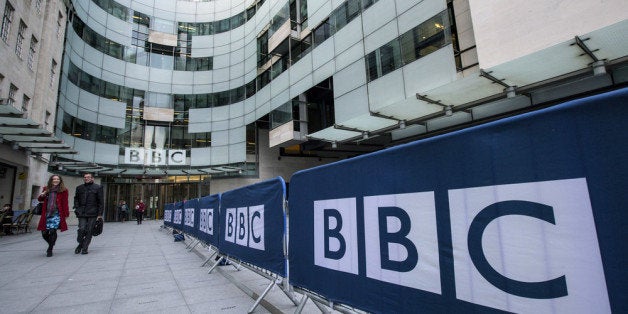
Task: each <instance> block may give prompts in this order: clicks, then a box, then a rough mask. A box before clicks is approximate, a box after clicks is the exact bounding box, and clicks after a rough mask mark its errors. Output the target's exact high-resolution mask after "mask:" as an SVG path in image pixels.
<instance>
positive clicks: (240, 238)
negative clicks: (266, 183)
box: [225, 205, 265, 250]
mask: <svg viewBox="0 0 628 314" xmlns="http://www.w3.org/2000/svg"><path fill="white" fill-rule="evenodd" d="M225 214H226V217H225V241H228V242H232V243H235V244H237V245H241V246H246V247H250V248H253V249H257V250H264V248H265V245H264V205H256V206H250V207H238V208H227V209H226V210H225Z"/></svg>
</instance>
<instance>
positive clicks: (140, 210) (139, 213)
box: [135, 199, 146, 225]
mask: <svg viewBox="0 0 628 314" xmlns="http://www.w3.org/2000/svg"><path fill="white" fill-rule="evenodd" d="M144 211H146V204H144V202H142V200H140V199H137V200H136V201H135V218H137V224H138V225H141V224H142V218H143V217H144Z"/></svg>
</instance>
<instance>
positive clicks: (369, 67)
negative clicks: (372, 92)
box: [365, 51, 379, 82]
mask: <svg viewBox="0 0 628 314" xmlns="http://www.w3.org/2000/svg"><path fill="white" fill-rule="evenodd" d="M365 62H366V74H367V76H368V81H369V82H370V81H372V80H374V79H376V78H378V77H379V74H378V73H377V51H373V52H371V53H369V54H368V55H367V56H366V58H365Z"/></svg>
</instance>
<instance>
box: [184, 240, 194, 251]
mask: <svg viewBox="0 0 628 314" xmlns="http://www.w3.org/2000/svg"><path fill="white" fill-rule="evenodd" d="M195 242H197V241H195V240H192V241H190V243H188V245H187V246H186V247H185V248H186V249H189V248H190V245H192V243H195Z"/></svg>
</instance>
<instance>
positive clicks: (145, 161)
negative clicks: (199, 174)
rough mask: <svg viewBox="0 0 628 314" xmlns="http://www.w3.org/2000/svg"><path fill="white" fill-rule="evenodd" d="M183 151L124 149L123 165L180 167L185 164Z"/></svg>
mask: <svg viewBox="0 0 628 314" xmlns="http://www.w3.org/2000/svg"><path fill="white" fill-rule="evenodd" d="M185 158H186V155H185V150H184V149H170V150H167V149H147V148H139V147H127V148H125V149H124V163H125V164H132V165H147V166H149V165H150V166H165V165H172V166H182V165H185V164H186V159H185Z"/></svg>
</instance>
